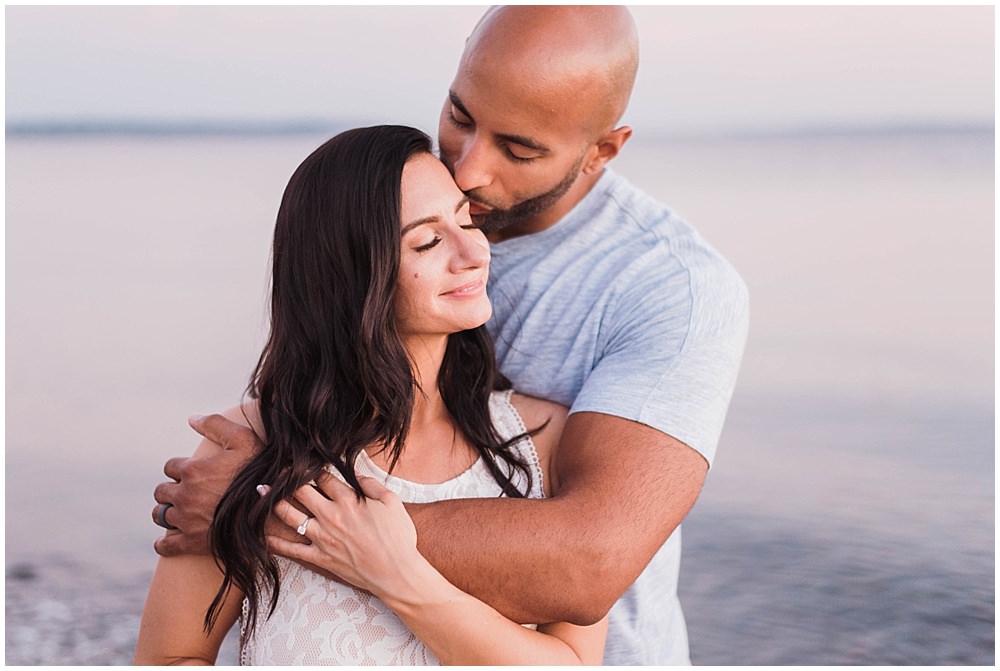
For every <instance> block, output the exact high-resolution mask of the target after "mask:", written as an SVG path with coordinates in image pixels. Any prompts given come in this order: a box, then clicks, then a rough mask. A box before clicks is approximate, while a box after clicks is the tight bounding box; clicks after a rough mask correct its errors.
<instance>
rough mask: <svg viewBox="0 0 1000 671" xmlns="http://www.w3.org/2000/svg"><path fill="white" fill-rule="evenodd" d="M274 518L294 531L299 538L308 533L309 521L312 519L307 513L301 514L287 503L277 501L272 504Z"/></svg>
mask: <svg viewBox="0 0 1000 671" xmlns="http://www.w3.org/2000/svg"><path fill="white" fill-rule="evenodd" d="M274 516H275V517H277V518H278V519H279V520H281V521H282V522H284V523H285V524H287V525H288V526H290V527H292V528H293V529H295V530H296V531H297V532H298V533H299V535H300V536H305V535H306V534H307V533H308V527H309V520H310V518H311V517H312V516H311V515H310V514H309V513H308V512H302V511H301V510H299V509H298V508H296V507H295V506H293V505H292V504H291V503H289V502H288V501H284V500H282V501H278V502H277V503H275V504H274Z"/></svg>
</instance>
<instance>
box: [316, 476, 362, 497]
mask: <svg viewBox="0 0 1000 671" xmlns="http://www.w3.org/2000/svg"><path fill="white" fill-rule="evenodd" d="M316 488H317V489H319V491H321V492H322V493H323V495H324V496H326V498H328V499H330V500H333V501H336V500H339V499H346V498H352V499H356V498H357V495H356V494H355V493H354V489H352V488H351V487H350V486H349V485H348V484H347V483H346V482H344V481H342V480H341V479H340V478H338V477H336V476H335V475H333V474H332V473H329V472H326V471H324V472H323V474H322V475H320V476H319V477H318V478H316Z"/></svg>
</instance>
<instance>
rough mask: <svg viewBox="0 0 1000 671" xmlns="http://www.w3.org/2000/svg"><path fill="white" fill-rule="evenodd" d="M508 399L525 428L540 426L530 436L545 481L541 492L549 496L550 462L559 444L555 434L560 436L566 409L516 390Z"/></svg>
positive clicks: (552, 481) (553, 485) (551, 484)
mask: <svg viewBox="0 0 1000 671" xmlns="http://www.w3.org/2000/svg"><path fill="white" fill-rule="evenodd" d="M510 402H511V405H513V406H514V409H515V410H517V412H518V414H519V415H521V419H522V420H523V421H524V426H525V427H526V428H527V429H528V431H531V430H533V429H537V428H539V427H542V428H541V430H540V431H539V432H538V433H536V434H534V435H532V436H531V441H532V442H533V443H534V444H535V451H537V452H538V460H539V461H540V462H541V465H542V472H543V473H544V474H545V479H546V483H545V484H546V485H547V486H546V487H545V494H546V495H547V496H550V495H551V494H552V492H553V491H554V490H555V489H557V482H556V478H555V469H554V467H553V466H554V464H555V455H556V451H557V450H558V447H559V438H560V437H561V436H562V432H563V426H565V424H566V416H567V414H568V413H569V409H568V408H566V406H563V405H559V404H558V403H553V402H552V401H547V400H545V399H544V398H538V397H535V396H528V395H526V394H519V393H517V392H514V393H513V394H512V395H511V397H510Z"/></svg>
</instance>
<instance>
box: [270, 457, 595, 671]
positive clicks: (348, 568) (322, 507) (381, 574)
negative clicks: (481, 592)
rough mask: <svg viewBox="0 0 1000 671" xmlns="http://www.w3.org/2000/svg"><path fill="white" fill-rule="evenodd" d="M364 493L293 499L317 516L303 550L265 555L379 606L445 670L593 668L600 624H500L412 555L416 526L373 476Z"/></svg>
mask: <svg viewBox="0 0 1000 671" xmlns="http://www.w3.org/2000/svg"><path fill="white" fill-rule="evenodd" d="M361 484H362V487H363V489H364V491H365V494H366V495H367V496H368V497H369V498H367V499H366V500H364V501H358V499H357V497H356V496H355V494H354V491H353V490H352V489H351V488H350V487H348V486H347V485H345V484H343V483H342V482H340V481H339V480H337V479H336V478H334V477H332V476H325V477H322V478H320V479H319V481H318V489H317V488H314V487H312V486H310V485H307V486H305V487H302V488H300V489H299V490H298V491H297V492H296V496H295V498H296V500H297V502H298V503H299V504H301V505H302V506H303V507H304V508H306V509H307V510H308V514H309V515H310V516H312V517H313V518H314V519H313V520H311V521H310V522H309V524H308V525H307V528H306V537H307V538H308V539H309V541H310V544H309V545H304V544H298V543H289V542H288V541H286V540H283V539H280V538H276V537H268V544H269V545H270V546H271V549H272V550H273V551H274V552H276V553H278V554H281V555H284V556H286V557H289V558H292V559H296V560H300V561H303V562H308V563H310V564H314V565H317V566H321V567H323V568H324V569H326V570H329V571H331V572H333V573H335V574H337V575H338V576H340V577H341V578H343V579H344V580H345V581H346V582H349V583H351V584H352V585H355V586H356V587H358V588H360V589H365V590H368V591H370V592H372V593H373V594H375V595H376V596H377V597H379V598H380V599H382V600H383V601H384V602H385V603H386V605H387V606H389V607H390V608H391V609H392V610H393V611H394V612H395V613H396V614H397V615H398V616H399V617H400V619H401V620H402V621H403V622H404V623H405V624H406V626H407V627H409V628H410V630H411V631H412V632H413V633H414V634H415V635H416V636H417V638H419V639H420V640H421V641H423V643H424V644H425V645H426V646H427V647H428V648H429V649H430V650H431V651H432V652H433V653H434V654H435V655H437V657H438V659H440V660H441V662H443V663H445V664H495V665H500V664H544V665H565V664H600V663H601V662H602V659H603V653H604V640H605V636H606V631H607V621H606V620H602V621H600V622H598V623H597V624H595V625H592V626H589V627H578V626H575V625H570V624H566V623H558V624H551V625H544V626H542V627H539V630H538V631H535V630H532V629H528V628H526V627H522V626H521V625H519V624H517V623H515V622H513V621H511V620H509V619H507V618H505V617H503V616H502V615H500V613H498V612H497V611H496V610H494V609H493V608H491V607H490V606H488V605H487V604H485V603H483V602H482V601H479V600H478V599H476V598H474V597H472V596H470V595H468V594H466V593H464V592H462V591H461V590H459V589H458V588H456V587H455V586H454V585H452V584H451V583H449V582H448V581H447V580H446V579H445V578H444V577H443V576H442V575H441V574H440V573H439V572H438V571H437V570H436V569H435V568H434V567H433V566H431V565H430V563H428V562H427V560H426V559H424V558H423V556H422V555H421V554H420V553H419V552H418V551H417V536H416V530H415V529H414V527H413V523H412V521H411V520H410V518H409V515H407V513H406V509H405V508H404V507H403V504H402V503H401V502H400V500H399V497H398V496H396V495H395V494H394V493H392V492H390V491H389V490H387V489H385V488H384V487H382V486H381V485H380V484H378V483H377V482H376V481H375V480H374V479H372V478H361ZM275 513H276V514H277V515H278V517H280V518H281V519H282V520H283V521H284V522H285V523H286V524H289V525H290V526H295V527H297V526H298V525H300V524H301V523H302V521H303V519H304V513H302V512H301V511H299V510H298V509H297V508H295V507H294V506H292V505H291V504H290V503H288V502H287V501H281V502H279V503H278V504H277V506H276V507H275Z"/></svg>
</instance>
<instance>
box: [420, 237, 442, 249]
mask: <svg viewBox="0 0 1000 671" xmlns="http://www.w3.org/2000/svg"><path fill="white" fill-rule="evenodd" d="M439 242H441V238H440V237H439V236H436V235H435V236H434V239H433V240H431V241H430V242H427V243H425V244H422V245H419V246H417V247H414V249H415V250H417V251H418V252H426V251H427V250H429V249H432V248H434V247H436V246H437V244H438V243H439Z"/></svg>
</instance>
